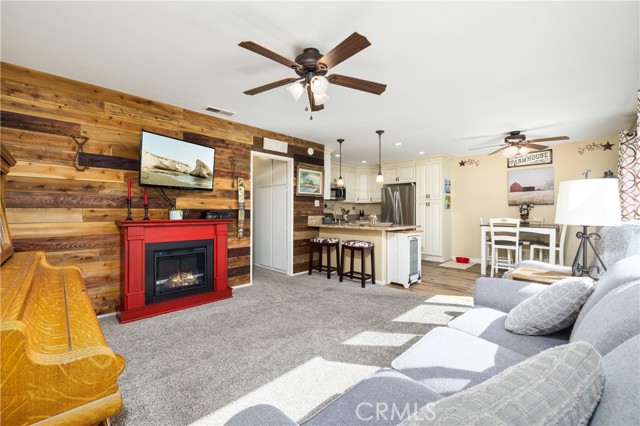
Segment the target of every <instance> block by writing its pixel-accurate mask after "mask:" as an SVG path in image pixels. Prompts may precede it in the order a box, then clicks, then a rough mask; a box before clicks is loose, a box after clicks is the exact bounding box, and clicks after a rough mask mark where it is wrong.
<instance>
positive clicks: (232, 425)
mask: <svg viewBox="0 0 640 426" xmlns="http://www.w3.org/2000/svg"><path fill="white" fill-rule="evenodd" d="M262 425H278V426H297V425H298V423H296V422H294V421H293V420H291V419H290V418H289V417H287V415H286V414H284V413H283V412H282V411H280V410H278V409H277V408H276V407H274V406H273V405H267V404H259V405H254V406H252V407H249V408H245V409H244V410H242V411H240V412H239V413H237V414H236V415H234V416H233V417H231V418H230V419H229V420H227V422H226V423H225V424H224V426H262Z"/></svg>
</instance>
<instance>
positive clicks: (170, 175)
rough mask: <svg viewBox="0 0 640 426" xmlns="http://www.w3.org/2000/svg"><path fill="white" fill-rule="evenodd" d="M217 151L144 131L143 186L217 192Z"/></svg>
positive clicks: (141, 150)
mask: <svg viewBox="0 0 640 426" xmlns="http://www.w3.org/2000/svg"><path fill="white" fill-rule="evenodd" d="M215 157H216V150H215V148H211V147H208V146H202V145H197V144H194V143H191V142H186V141H181V140H180V139H175V138H170V137H168V136H162V135H158V134H156V133H151V132H147V131H146V130H143V131H142V135H141V140H140V185H142V186H162V187H169V188H180V189H213V171H214V163H215Z"/></svg>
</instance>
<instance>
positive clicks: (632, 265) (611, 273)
mask: <svg viewBox="0 0 640 426" xmlns="http://www.w3.org/2000/svg"><path fill="white" fill-rule="evenodd" d="M638 265H640V255H638V256H631V257H627V258H626V259H622V260H620V261H619V262H617V263H616V264H614V265H613V266H611V267H609V269H608V270H607V272H605V273H604V275H602V277H601V278H600V280H599V281H598V284H596V288H595V290H594V291H593V293H592V294H591V296H589V298H588V299H587V301H586V302H585V304H584V306H583V307H582V310H581V311H580V315H578V318H577V319H576V325H575V326H576V327H577V326H578V325H579V324H580V323H581V322H582V319H583V318H584V317H585V316H586V315H587V313H589V311H590V310H591V308H593V307H594V306H595V304H596V303H598V302H599V301H600V299H602V298H603V297H604V296H606V295H607V293H609V292H610V291H611V290H613V289H615V288H618V287H621V286H623V285H626V284H628V283H630V282H632V281H636V280H640V267H639V266H638Z"/></svg>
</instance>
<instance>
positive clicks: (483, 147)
mask: <svg viewBox="0 0 640 426" xmlns="http://www.w3.org/2000/svg"><path fill="white" fill-rule="evenodd" d="M507 145H508V144H506V143H501V144H500V145H486V146H479V147H477V148H469V151H475V150H476V149H487V148H493V147H494V146H502V147H505V148H506V147H507ZM500 149H502V148H500Z"/></svg>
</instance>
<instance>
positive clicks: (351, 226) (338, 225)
mask: <svg viewBox="0 0 640 426" xmlns="http://www.w3.org/2000/svg"><path fill="white" fill-rule="evenodd" d="M309 226H311V227H314V228H316V227H317V228H332V229H353V230H363V231H387V232H394V231H409V230H411V231H414V230H415V231H422V228H420V227H419V226H417V225H367V224H365V225H359V224H355V223H327V224H324V223H323V224H314V225H311V224H310V225H309Z"/></svg>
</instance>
